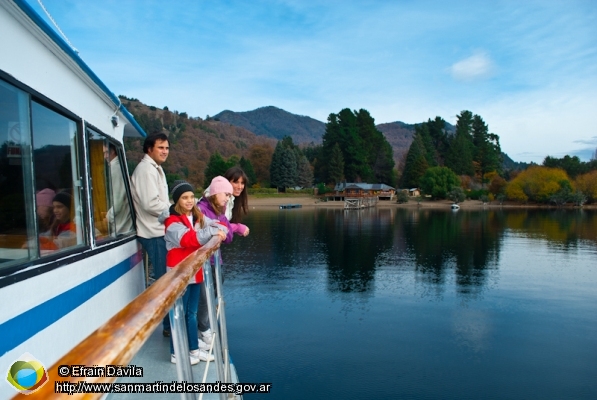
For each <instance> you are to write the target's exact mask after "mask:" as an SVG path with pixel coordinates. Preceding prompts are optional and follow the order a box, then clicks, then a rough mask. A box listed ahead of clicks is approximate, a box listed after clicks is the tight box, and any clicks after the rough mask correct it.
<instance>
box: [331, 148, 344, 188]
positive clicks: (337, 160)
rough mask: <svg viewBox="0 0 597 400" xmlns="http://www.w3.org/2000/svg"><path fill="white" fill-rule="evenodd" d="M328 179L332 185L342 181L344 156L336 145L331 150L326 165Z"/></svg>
mask: <svg viewBox="0 0 597 400" xmlns="http://www.w3.org/2000/svg"><path fill="white" fill-rule="evenodd" d="M328 173H329V179H330V181H331V182H333V183H334V184H336V183H338V182H341V181H342V179H344V156H343V155H342V150H340V146H339V145H338V143H336V145H335V146H334V147H333V148H332V152H331V154H330V157H329V163H328Z"/></svg>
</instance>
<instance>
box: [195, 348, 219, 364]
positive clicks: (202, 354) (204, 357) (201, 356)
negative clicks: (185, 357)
mask: <svg viewBox="0 0 597 400" xmlns="http://www.w3.org/2000/svg"><path fill="white" fill-rule="evenodd" d="M193 357H197V360H201V361H213V360H214V356H213V354H209V353H208V352H207V351H203V350H201V349H197V350H193V351H191V359H192V358H193ZM197 362H199V361H197Z"/></svg>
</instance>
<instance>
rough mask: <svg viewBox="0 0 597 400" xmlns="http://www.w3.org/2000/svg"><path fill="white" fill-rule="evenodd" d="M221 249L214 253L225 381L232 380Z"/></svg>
mask: <svg viewBox="0 0 597 400" xmlns="http://www.w3.org/2000/svg"><path fill="white" fill-rule="evenodd" d="M220 251H221V250H220V249H218V250H217V251H216V253H215V254H214V259H215V267H216V268H215V269H216V277H215V278H216V283H217V288H218V307H219V311H220V330H221V334H222V355H223V356H224V379H225V382H231V376H230V375H231V374H230V354H229V349H228V330H227V328H226V307H225V301H224V286H223V284H222V257H221V253H220Z"/></svg>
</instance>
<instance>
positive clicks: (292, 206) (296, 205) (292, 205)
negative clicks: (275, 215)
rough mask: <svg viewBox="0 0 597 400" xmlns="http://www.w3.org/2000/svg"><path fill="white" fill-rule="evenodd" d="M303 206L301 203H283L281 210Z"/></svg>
mask: <svg viewBox="0 0 597 400" xmlns="http://www.w3.org/2000/svg"><path fill="white" fill-rule="evenodd" d="M301 207H302V205H301V204H281V205H280V210H284V209H286V208H301Z"/></svg>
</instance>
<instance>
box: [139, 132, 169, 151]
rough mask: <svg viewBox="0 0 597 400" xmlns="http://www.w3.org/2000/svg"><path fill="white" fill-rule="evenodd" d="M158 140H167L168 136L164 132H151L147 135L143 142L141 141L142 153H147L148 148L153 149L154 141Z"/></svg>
mask: <svg viewBox="0 0 597 400" xmlns="http://www.w3.org/2000/svg"><path fill="white" fill-rule="evenodd" d="M158 140H162V141H164V142H167V141H168V136H167V135H166V134H165V133H152V134H151V135H149V136H147V137H146V138H145V142H143V153H145V154H147V153H148V152H149V149H153V146H155V142H156V141H158Z"/></svg>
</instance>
